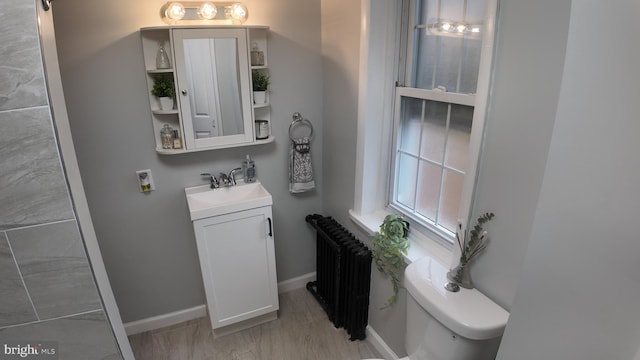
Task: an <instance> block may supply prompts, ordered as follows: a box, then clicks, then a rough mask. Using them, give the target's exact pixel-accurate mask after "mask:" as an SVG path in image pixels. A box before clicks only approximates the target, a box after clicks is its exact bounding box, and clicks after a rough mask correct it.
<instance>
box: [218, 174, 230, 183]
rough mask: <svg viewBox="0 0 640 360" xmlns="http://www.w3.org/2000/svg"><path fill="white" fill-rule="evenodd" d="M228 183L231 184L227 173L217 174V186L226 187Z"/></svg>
mask: <svg viewBox="0 0 640 360" xmlns="http://www.w3.org/2000/svg"><path fill="white" fill-rule="evenodd" d="M230 185H232V184H231V180H230V179H229V177H228V176H227V174H225V173H222V172H221V173H220V175H219V176H218V187H227V186H230Z"/></svg>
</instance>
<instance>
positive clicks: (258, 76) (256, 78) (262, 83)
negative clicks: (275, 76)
mask: <svg viewBox="0 0 640 360" xmlns="http://www.w3.org/2000/svg"><path fill="white" fill-rule="evenodd" d="M251 78H252V82H253V102H254V103H255V104H264V103H266V102H267V87H269V84H270V81H271V77H269V75H267V74H265V73H263V72H260V71H258V70H253V72H252V73H251Z"/></svg>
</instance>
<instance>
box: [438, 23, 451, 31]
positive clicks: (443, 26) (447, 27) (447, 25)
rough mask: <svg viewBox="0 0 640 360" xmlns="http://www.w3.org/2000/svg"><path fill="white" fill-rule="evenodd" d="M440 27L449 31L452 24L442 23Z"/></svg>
mask: <svg viewBox="0 0 640 360" xmlns="http://www.w3.org/2000/svg"><path fill="white" fill-rule="evenodd" d="M440 28H441V29H442V30H444V31H449V30H451V24H449V23H442V25H441V26H440Z"/></svg>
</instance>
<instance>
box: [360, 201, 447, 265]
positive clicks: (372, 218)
mask: <svg viewBox="0 0 640 360" xmlns="http://www.w3.org/2000/svg"><path fill="white" fill-rule="evenodd" d="M389 214H390V212H389V211H386V210H378V211H375V212H373V213H368V214H360V213H357V212H355V211H354V210H349V216H350V217H351V221H353V222H354V223H355V224H356V225H358V226H359V227H361V228H362V229H363V230H364V231H366V232H367V234H369V235H371V236H373V234H374V233H375V232H376V231H378V229H379V228H380V224H382V221H383V220H384V218H385V216H387V215H389ZM408 238H409V243H410V246H409V252H408V254H407V255H405V262H406V263H407V264H411V263H412V262H414V261H416V260H418V259H421V258H423V257H426V256H428V257H431V258H435V259H437V260H438V261H439V262H441V263H442V264H451V258H452V255H453V254H452V249H451V248H450V247H446V246H445V245H443V244H441V243H440V242H438V241H436V240H434V239H431V238H429V237H428V236H426V235H425V234H422V233H419V232H417V231H413V230H409V236H408Z"/></svg>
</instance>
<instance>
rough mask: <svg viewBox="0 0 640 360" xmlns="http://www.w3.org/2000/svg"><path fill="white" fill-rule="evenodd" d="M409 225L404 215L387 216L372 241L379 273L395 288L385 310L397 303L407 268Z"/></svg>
mask: <svg viewBox="0 0 640 360" xmlns="http://www.w3.org/2000/svg"><path fill="white" fill-rule="evenodd" d="M408 231H409V223H408V222H406V221H405V220H404V219H403V217H402V215H397V214H391V215H387V216H386V217H385V218H384V221H383V222H382V225H380V231H378V232H376V233H375V234H374V236H373V239H372V245H373V246H372V247H373V249H372V252H373V258H374V261H375V264H376V267H377V268H378V271H380V272H382V273H383V274H385V275H387V276H388V277H389V280H390V281H391V285H392V286H393V295H392V296H391V297H390V298H389V299H387V302H386V304H385V305H384V306H383V308H385V307H388V306H391V305H393V304H394V303H395V302H396V297H397V295H398V290H399V288H400V276H401V275H402V272H403V271H404V268H405V262H404V255H406V254H407V251H408V249H409V240H408V239H407V232H408Z"/></svg>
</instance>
